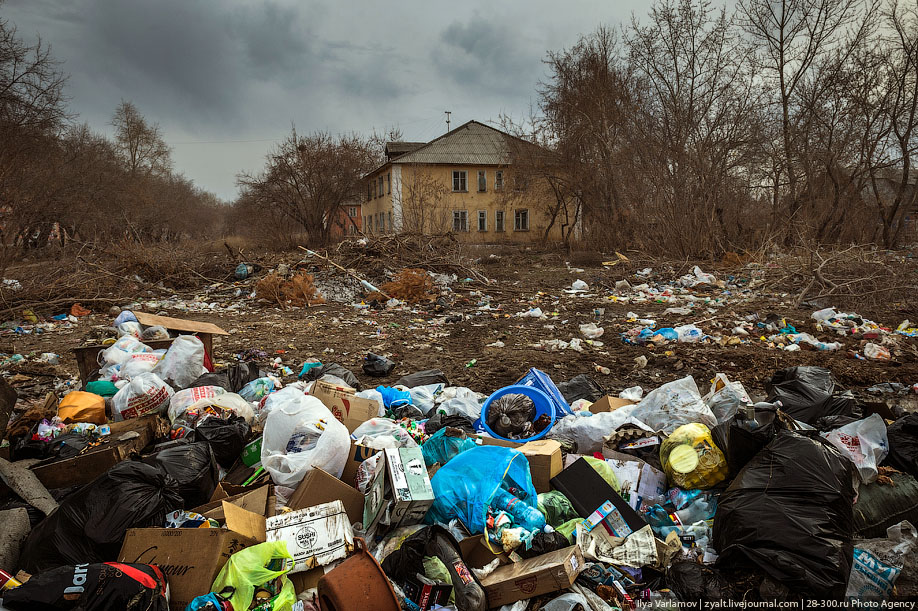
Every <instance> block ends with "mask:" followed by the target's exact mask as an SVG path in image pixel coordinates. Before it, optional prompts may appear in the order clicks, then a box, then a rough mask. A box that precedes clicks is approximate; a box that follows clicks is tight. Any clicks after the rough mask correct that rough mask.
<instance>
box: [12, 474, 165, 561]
mask: <svg viewBox="0 0 918 611" xmlns="http://www.w3.org/2000/svg"><path fill="white" fill-rule="evenodd" d="M181 507H182V497H181V495H180V494H179V490H178V484H177V483H176V481H175V480H174V479H172V477H170V476H169V475H167V474H166V473H165V472H163V471H162V470H161V469H160V468H158V467H156V466H153V465H148V464H145V463H142V462H137V461H125V462H121V463H118V464H117V465H115V466H114V467H112V468H111V469H109V470H108V471H106V472H105V473H103V474H102V475H100V476H99V477H97V478H96V479H94V480H93V481H92V482H90V483H88V484H86V485H85V486H83V487H82V488H80V489H79V490H77V491H76V492H74V493H73V494H72V495H70V496H68V497H67V498H66V499H64V500H63V501H61V504H60V507H58V509H57V511H54V512H52V513H51V515H49V516H48V517H47V518H45V519H44V520H42V521H41V522H40V523H39V524H38V525H37V526H36V527H35V528H34V529H32V532H31V533H30V534H29V537H28V538H27V539H26V542H25V544H24V545H23V548H22V556H21V558H20V564H21V566H22V568H23V569H24V570H25V571H26V572H28V573H31V574H32V575H37V574H38V573H41V572H42V571H46V570H49V569H53V568H55V567H59V566H63V565H66V564H78V563H85V562H104V561H107V560H114V559H116V558H117V557H118V552H119V551H121V544H122V542H123V540H124V534H125V533H126V532H127V529H129V528H148V527H154V526H156V527H159V526H162V525H163V519H164V518H165V516H166V514H167V513H169V512H170V511H174V510H176V509H180V508H181Z"/></svg>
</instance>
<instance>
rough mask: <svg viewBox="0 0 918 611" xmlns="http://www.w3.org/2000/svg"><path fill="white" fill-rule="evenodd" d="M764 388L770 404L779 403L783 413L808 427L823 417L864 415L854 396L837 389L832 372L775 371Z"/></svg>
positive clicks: (817, 370) (823, 370)
mask: <svg viewBox="0 0 918 611" xmlns="http://www.w3.org/2000/svg"><path fill="white" fill-rule="evenodd" d="M765 389H766V390H767V391H768V399H767V400H768V402H769V403H774V402H775V401H780V402H781V411H783V412H785V413H787V414H789V415H790V416H793V417H794V418H796V419H797V420H800V421H801V422H806V423H807V424H813V423H814V422H816V420H817V419H818V418H821V417H823V416H854V417H856V418H860V416H861V415H860V411H859V410H858V409H857V403H856V401H855V398H854V396H853V395H851V394H850V393H845V392H841V391H840V389H837V388H836V384H835V378H833V377H832V372H831V371H829V370H828V369H824V368H822V367H789V368H787V369H782V370H781V371H776V372H775V374H774V375H773V376H772V377H771V380H770V381H768V382H767V383H766V384H765Z"/></svg>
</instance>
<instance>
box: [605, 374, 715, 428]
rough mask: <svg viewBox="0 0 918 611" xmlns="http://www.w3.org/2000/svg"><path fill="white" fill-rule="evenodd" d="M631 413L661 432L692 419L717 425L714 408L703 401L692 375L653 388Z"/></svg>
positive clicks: (709, 426) (711, 425) (692, 420)
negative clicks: (712, 409)
mask: <svg viewBox="0 0 918 611" xmlns="http://www.w3.org/2000/svg"><path fill="white" fill-rule="evenodd" d="M626 407H628V406H626ZM621 409H622V408H619V409H618V410H615V411H619V410H621ZM613 413H614V412H613ZM630 415H631V416H632V417H633V418H636V419H638V420H640V421H641V422H643V423H644V424H646V425H647V426H649V427H650V428H652V429H653V430H655V431H662V432H664V433H666V434H667V435H669V434H670V433H672V432H673V431H675V430H676V429H677V428H679V427H680V426H682V425H683V424H691V423H692V422H700V423H701V424H704V425H705V426H707V427H708V428H710V429H713V428H714V427H715V426H717V418H715V417H714V413H713V412H712V411H711V408H709V407H708V406H707V405H705V404H704V401H702V399H701V393H699V392H698V385H697V384H695V380H694V379H692V376H685V377H684V378H682V379H680V380H675V381H674V382H669V383H668V384H664V385H663V386H661V387H659V388H657V389H655V390H652V391H650V393H649V394H648V395H647V396H646V397H644V399H643V400H641V402H640V403H638V404H637V405H636V406H634V409H633V410H632V411H631V413H630Z"/></svg>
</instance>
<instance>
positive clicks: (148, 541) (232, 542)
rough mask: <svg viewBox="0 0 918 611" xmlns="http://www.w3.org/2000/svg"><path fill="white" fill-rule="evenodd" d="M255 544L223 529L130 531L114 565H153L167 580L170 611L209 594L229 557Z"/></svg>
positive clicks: (247, 538) (179, 610)
mask: <svg viewBox="0 0 918 611" xmlns="http://www.w3.org/2000/svg"><path fill="white" fill-rule="evenodd" d="M256 543H258V542H257V541H255V540H254V539H252V538H250V537H245V536H243V535H241V534H239V533H236V532H233V531H231V530H227V529H225V528H131V529H129V530H128V531H127V534H126V535H125V537H124V543H123V544H122V546H121V552H120V553H119V554H118V562H139V563H143V564H155V565H157V566H158V567H159V568H160V569H162V571H163V573H165V575H166V577H167V578H168V580H169V590H170V592H171V599H170V603H169V608H170V609H171V610H172V611H184V610H185V607H187V606H188V604H189V603H190V602H191V601H192V600H193V599H194V598H195V597H196V596H200V595H202V594H206V593H208V592H210V589H211V586H212V585H213V583H214V579H216V577H217V574H218V573H220V569H222V568H223V565H224V564H226V561H227V560H229V557H230V556H232V555H233V554H235V553H236V552H238V551H239V550H241V549H244V548H246V547H249V546H251V545H255V544H256Z"/></svg>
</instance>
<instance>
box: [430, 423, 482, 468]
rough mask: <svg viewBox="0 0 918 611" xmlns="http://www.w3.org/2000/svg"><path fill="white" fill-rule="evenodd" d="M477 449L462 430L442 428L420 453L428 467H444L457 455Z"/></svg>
mask: <svg viewBox="0 0 918 611" xmlns="http://www.w3.org/2000/svg"><path fill="white" fill-rule="evenodd" d="M475 447H478V446H477V444H476V443H475V440H474V439H470V438H469V437H468V436H467V435H466V434H465V432H464V431H463V430H462V429H455V428H452V427H444V428H442V429H440V430H438V431H437V432H436V433H434V434H433V435H431V436H430V437H429V438H428V439H427V441H425V442H424V445H422V446H421V452H422V453H423V454H424V464H425V465H427V466H428V467H430V466H432V465H434V464H436V463H440V465H441V466H442V465H445V464H446V463H448V462H449V461H450V460H451V459H452V458H453V457H455V456H456V455H457V454H461V453H462V452H465V451H466V450H471V449H472V448H475Z"/></svg>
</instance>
